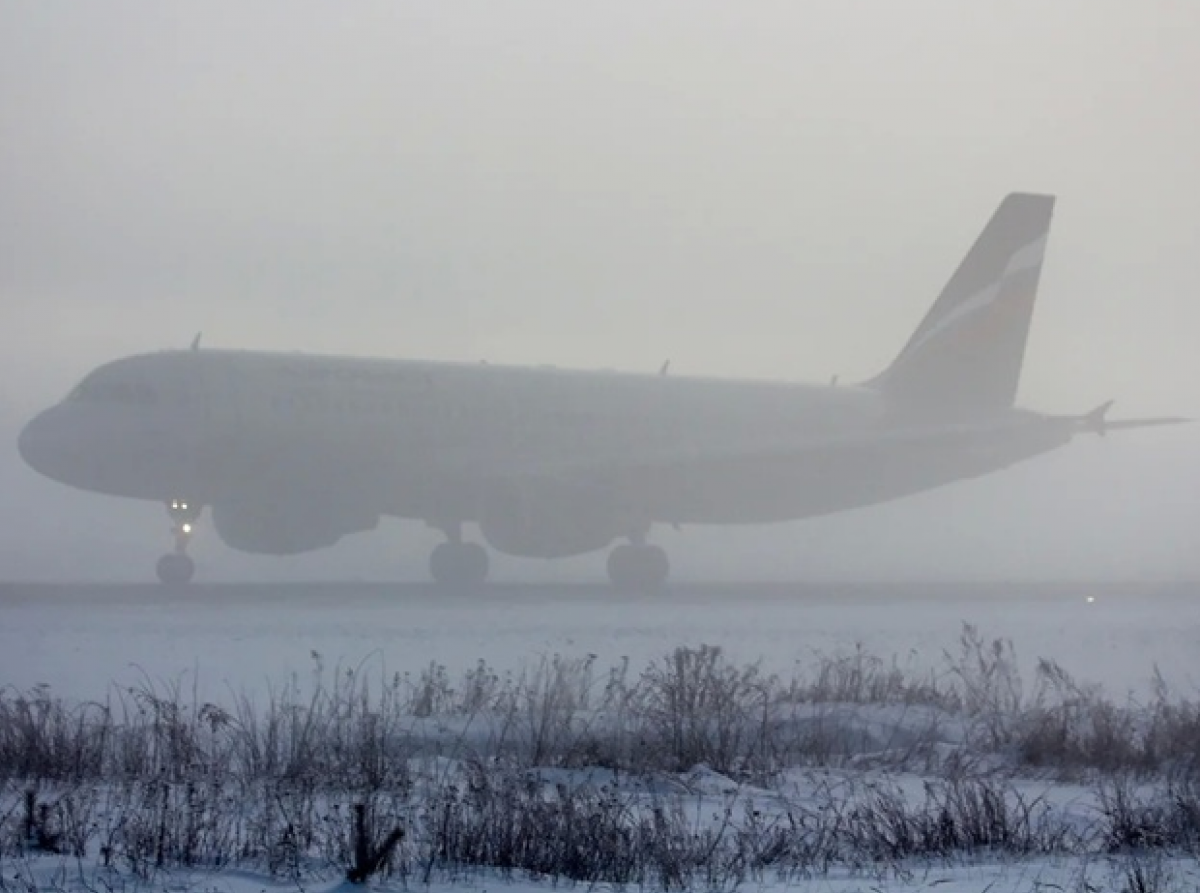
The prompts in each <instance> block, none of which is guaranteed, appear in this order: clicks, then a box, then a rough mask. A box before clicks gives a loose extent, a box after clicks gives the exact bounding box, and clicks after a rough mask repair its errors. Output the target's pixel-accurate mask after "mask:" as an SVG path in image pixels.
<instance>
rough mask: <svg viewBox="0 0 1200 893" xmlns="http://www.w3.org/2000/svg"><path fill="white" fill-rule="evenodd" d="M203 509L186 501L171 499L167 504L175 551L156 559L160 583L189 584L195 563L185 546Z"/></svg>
mask: <svg viewBox="0 0 1200 893" xmlns="http://www.w3.org/2000/svg"><path fill="white" fill-rule="evenodd" d="M203 508H204V507H203V506H201V505H197V504H195V503H193V502H191V501H189V500H187V499H172V500H170V501H169V502H168V503H167V514H168V515H170V516H171V524H172V527H171V535H172V536H174V538H175V551H174V552H168V553H167V554H166V555H164V556H163V557H162V558H160V559H158V565H157V567H156V568H155V571H156V572H157V573H158V579H159V580H160V581H161V582H162V583H166V584H168V585H172V586H178V585H182V584H184V583H188V582H190V581H191V579H192V577H193V575H195V573H196V562H194V561H192V559H191V557H190V556H189V555H188V554H187V546H188V542H189V541H190V540H191V538H192V532H193V531H194V529H195V524H196V520H197V519H198V518H199V517H200V512H201V511H203Z"/></svg>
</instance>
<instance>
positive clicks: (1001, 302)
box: [869, 193, 1054, 418]
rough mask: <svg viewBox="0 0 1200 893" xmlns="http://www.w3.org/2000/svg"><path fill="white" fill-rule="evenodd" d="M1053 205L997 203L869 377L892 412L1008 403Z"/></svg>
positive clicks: (952, 413) (981, 408)
mask: <svg viewBox="0 0 1200 893" xmlns="http://www.w3.org/2000/svg"><path fill="white" fill-rule="evenodd" d="M1053 208H1054V198H1053V196H1044V195H1029V194H1021V193H1016V194H1013V195H1010V196H1008V197H1007V198H1005V199H1004V201H1003V202H1001V204H1000V207H999V208H998V209H997V210H996V213H995V214H994V215H993V216H992V219H991V221H989V223H988V225H987V226H986V227H985V228H984V230H983V232H982V233H981V234H980V236H979V238H978V239H977V240H976V242H975V244H974V246H972V248H971V250H970V251H969V252H968V253H967V256H966V257H965V258H964V259H963V261H962V263H961V264H960V265H959V267H958V269H957V270H956V271H955V273H954V275H953V276H952V277H951V278H950V281H949V282H948V283H947V284H946V287H945V288H944V289H943V290H942V293H941V295H939V296H938V299H937V301H936V302H935V303H934V305H933V307H932V309H931V310H930V311H929V313H928V314H927V315H926V317H925V319H924V320H923V321H922V323H921V325H920V326H919V327H918V328H917V330H916V332H914V333H913V336H912V338H911V339H909V342H908V344H907V345H905V347H904V350H902V351H901V352H900V355H899V356H898V357H897V358H896V360H895V362H893V363H892V365H891V366H890V367H889V368H888V369H887V371H885V372H884V373H883V374H882V375H880V376H879V377H878V378H876V379H874V380H873V381H871V382H869V384H870V385H871V386H873V387H876V388H879V389H880V390H882V391H883V392H884V394H885V395H887V397H888V399H889V402H893V403H894V405H895V407H896V409H897V411H899V412H901V413H918V414H920V415H922V416H935V417H946V418H954V417H961V416H965V415H986V414H988V413H994V412H998V411H1001V410H1004V409H1007V408H1009V407H1011V406H1012V403H1013V399H1014V398H1015V396H1016V392H1017V385H1018V383H1019V381H1020V374H1021V365H1022V363H1023V361H1024V357H1025V344H1026V341H1027V340H1028V336H1029V324H1030V320H1031V319H1032V316H1033V306H1034V302H1035V299H1036V297H1037V287H1038V280H1039V278H1040V276H1041V270H1042V260H1043V258H1044V256H1045V252H1046V243H1047V240H1048V238H1049V232H1050V217H1051V214H1052V211H1053Z"/></svg>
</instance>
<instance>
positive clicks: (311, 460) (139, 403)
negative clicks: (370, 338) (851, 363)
mask: <svg viewBox="0 0 1200 893" xmlns="http://www.w3.org/2000/svg"><path fill="white" fill-rule="evenodd" d="M1031 419H1032V417H1031V416H1030V414H1028V413H1022V412H1018V411H1015V410H1014V411H1010V412H1009V413H1006V414H1004V415H1003V416H1002V417H999V418H997V419H993V420H992V423H993V424H998V425H1000V426H1001V427H1002V428H1003V429H1004V430H1005V431H1008V432H1009V434H1010V436H1007V437H1006V438H1004V439H1003V441H1002V445H1000V446H998V442H997V440H996V439H995V438H989V439H988V440H987V441H986V443H983V444H974V443H966V444H964V443H963V442H961V441H955V442H953V443H952V444H948V445H947V446H946V448H945V449H941V450H938V449H930V448H929V445H928V443H926V442H924V441H922V442H921V447H920V448H919V449H907V448H906V447H905V445H904V439H903V438H899V439H898V440H897V439H895V438H892V439H889V438H887V437H885V436H884V435H887V434H889V433H893V432H898V431H902V430H904V426H905V425H906V422H905V420H903V419H896V418H894V417H892V416H890V415H889V412H888V407H887V405H886V403H885V401H884V399H883V398H882V396H881V395H880V393H879V392H878V391H876V390H873V389H870V388H862V387H846V386H832V385H830V386H813V385H802V384H790V383H774V382H754V381H735V380H718V379H704V378H690V377H676V376H670V375H635V374H625V373H614V372H580V371H568V370H560V369H554V368H521V367H503V366H490V365H486V364H452V363H432V362H418V361H392V360H363V359H355V358H337V357H319V356H306V355H295V354H272V353H256V352H227V351H209V350H204V351H175V352H164V353H159V354H148V355H142V356H135V357H129V358H126V359H122V360H118V361H116V362H114V363H111V364H109V365H107V366H104V367H101V369H99V370H97V372H95V373H93V374H92V375H91V376H90V377H89V378H88V379H86V380H85V381H84V382H83V383H82V384H81V385H80V386H79V388H77V389H76V391H75V392H74V393H72V395H70V396H69V397H68V399H67V400H65V401H64V402H63V403H61V404H59V405H58V406H56V407H53V408H51V409H50V410H48V411H47V412H46V413H45V414H43V416H41V417H40V418H39V419H38V420H36V421H35V422H34V423H33V424H31V426H30V428H29V429H28V431H27V433H26V434H25V435H24V437H23V443H24V444H25V446H24V448H23V452H25V453H26V456H27V458H30V459H31V462H32V464H34V465H35V467H38V468H39V469H40V470H43V471H45V472H46V473H47V474H49V475H50V476H52V477H55V478H57V479H59V480H61V481H63V482H64V483H68V484H71V485H72V486H76V487H80V488H83V489H87V490H93V491H96V492H101V493H106V494H109V495H114V496H125V497H133V498H141V499H151V500H156V501H163V500H166V499H168V498H170V497H171V496H173V495H176V494H181V493H184V494H188V495H189V496H190V497H191V498H192V499H194V500H196V501H199V502H203V503H206V504H220V503H222V502H227V501H230V500H242V499H245V498H246V497H247V495H248V494H261V495H262V496H263V497H264V498H265V497H271V496H277V495H278V494H280V493H287V492H288V491H292V492H294V491H296V490H297V489H300V490H305V489H311V490H312V491H313V492H314V493H315V492H324V491H326V490H336V491H337V493H338V499H339V500H340V501H344V502H347V503H353V504H354V505H355V506H358V507H361V508H362V509H363V510H365V511H371V512H376V513H378V514H383V515H395V516H398V517H405V518H423V519H432V518H441V517H455V518H457V519H460V520H465V521H474V520H478V519H479V515H480V512H481V510H482V506H483V503H484V502H485V501H486V500H487V498H488V495H489V493H491V492H494V491H496V490H497V489H506V488H512V487H520V486H521V485H522V482H523V481H525V480H534V479H536V480H539V481H544V480H547V479H550V480H553V479H555V478H559V479H562V480H563V481H564V482H566V483H564V486H567V487H570V488H573V489H576V490H578V491H579V492H580V499H581V500H584V501H593V502H594V501H595V500H596V499H600V498H603V499H604V500H606V501H610V502H611V503H612V504H613V506H614V510H620V511H623V512H632V513H636V514H637V515H639V516H641V517H644V519H645V520H646V521H650V522H654V521H666V522H672V523H679V524H739V523H765V522H772V521H780V520H787V519H793V518H802V517H807V516H811V515H817V514H824V513H827V512H831V511H837V510H840V509H846V508H853V507H856V506H861V505H867V504H871V503H875V502H880V501H884V500H888V499H892V498H896V497H898V496H903V495H906V494H908V493H912V492H916V491H919V490H923V489H927V488H929V487H933V486H938V485H940V484H944V483H949V482H951V481H954V480H958V479H960V478H963V477H969V476H973V475H977V474H983V473H986V472H987V471H991V470H994V469H996V468H999V467H1003V466H1005V465H1008V464H1011V463H1012V462H1014V461H1018V460H1020V459H1023V458H1026V457H1028V456H1029V455H1034V454H1036V453H1037V452H1041V451H1043V450H1045V449H1049V448H1052V447H1054V446H1057V445H1059V444H1061V443H1063V442H1065V440H1066V437H1063V436H1059V434H1060V433H1061V432H1058V431H1057V430H1056V431H1054V432H1049V431H1047V430H1046V429H1045V428H1044V427H1042V426H1033V425H1031ZM908 427H909V428H911V427H912V426H911V425H909V426H908ZM51 429H54V430H51ZM912 430H914V431H918V432H919V430H920V428H919V427H918V428H912ZM1035 432H1036V434H1035ZM1048 435H1049V436H1048ZM881 437H882V438H883V439H880V438H881ZM39 441H40V442H49V441H53V442H54V443H56V444H57V445H58V454H57V455H48V454H47V452H46V451H45V450H44V449H40V448H38V447H35V446H34V445H33V444H34V442H39ZM64 444H73V445H74V446H73V448H72V447H67V446H64ZM801 446H803V447H804V449H803V453H802V457H801V456H800V455H798V447H801ZM589 491H591V492H590V493H589ZM600 494H603V497H601V496H600ZM305 495H308V494H305Z"/></svg>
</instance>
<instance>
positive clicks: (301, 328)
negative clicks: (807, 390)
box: [0, 0, 1200, 580]
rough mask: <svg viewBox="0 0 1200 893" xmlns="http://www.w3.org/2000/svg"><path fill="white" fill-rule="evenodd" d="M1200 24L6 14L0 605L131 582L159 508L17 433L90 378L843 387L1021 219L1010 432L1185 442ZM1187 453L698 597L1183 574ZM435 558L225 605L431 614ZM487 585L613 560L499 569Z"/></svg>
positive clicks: (1034, 14)
mask: <svg viewBox="0 0 1200 893" xmlns="http://www.w3.org/2000/svg"><path fill="white" fill-rule="evenodd" d="M1197 45H1200V9H1197V7H1195V5H1194V4H1191V3H1188V2H1185V0H1179V2H1167V0H1160V2H1145V3H1141V4H1136V5H1135V4H1129V3H1120V2H1116V0H1104V2H1095V0H1092V2H1083V0H1075V2H1066V0H1064V2H1059V3H1055V4H1052V5H1050V4H1042V3H1036V2H1033V0H1019V2H1011V3H1006V4H963V3H957V2H952V0H942V2H932V0H908V2H905V3H893V2H887V0H878V2H859V3H854V4H846V3H840V2H832V0H831V2H810V3H805V4H794V3H784V2H778V3H759V4H755V5H754V6H753V7H750V8H747V7H743V6H734V5H730V4H723V3H717V2H715V0H714V2H689V3H682V2H679V3H667V2H662V3H657V4H650V5H647V4H625V5H621V6H615V5H612V4H599V3H594V4H589V5H581V4H570V5H567V4H555V3H550V2H545V3H529V2H512V3H506V4H503V5H498V4H491V3H483V2H475V3H458V4H453V5H448V4H392V3H356V4H353V5H350V4H338V5H331V4H318V3H315V2H309V0H304V2H288V3H286V4H285V3H274V4H271V3H261V4H255V5H253V6H247V5H245V4H237V3H203V4H200V3H194V4H190V5H183V4H169V5H168V4H150V3H125V2H110V3H105V4H32V3H31V4H4V5H3V6H0V487H2V492H3V493H4V494H5V498H4V500H3V503H0V530H2V531H3V533H2V534H0V578H4V579H64V578H66V579H119V580H126V579H143V578H149V577H150V575H151V573H152V565H153V560H154V558H155V557H156V556H157V555H158V554H159V553H160V552H162V551H163V550H164V549H165V548H166V547H167V546H168V544H169V537H168V533H167V521H166V519H165V516H164V513H163V511H162V509H161V507H159V506H153V505H148V504H139V503H130V502H124V501H122V500H117V499H110V498H105V497H100V496H95V495H91V494H86V493H82V492H76V491H71V490H68V489H67V488H65V487H63V486H61V485H59V484H56V483H53V482H51V481H49V480H45V479H43V478H40V477H38V476H37V475H36V474H35V473H34V472H33V471H31V470H30V469H28V468H26V467H25V466H24V465H23V464H22V463H21V461H20V459H19V457H18V455H17V451H16V445H15V441H16V435H17V432H18V431H19V430H20V427H21V425H22V424H23V423H24V422H25V421H26V420H27V419H28V418H29V417H30V416H31V415H32V414H33V413H34V412H36V411H37V410H38V409H40V408H43V407H45V406H47V405H49V404H50V403H53V402H54V401H56V400H58V399H60V398H61V397H62V396H63V394H64V393H65V392H66V391H67V389H68V388H70V387H71V385H72V384H73V383H75V382H76V381H77V380H78V379H80V378H81V377H82V376H83V375H84V374H85V373H86V372H87V371H89V370H90V369H91V368H93V367H94V366H96V365H98V364H99V363H102V362H104V361H106V360H109V359H112V358H114V357H117V356H121V355H124V354H129V353H135V352H143V351H152V350H158V349H161V348H167V347H182V346H186V344H187V343H188V342H189V341H190V340H191V338H192V336H193V335H194V334H195V333H196V332H197V331H200V330H203V332H204V343H205V344H206V345H213V346H221V347H237V348H255V349H274V350H300V351H305V352H311V353H326V352H329V353H345V354H354V355H364V356H397V357H420V358H428V359H454V360H469V361H474V360H479V359H486V360H487V361H489V362H491V363H531V364H541V363H550V364H557V365H561V366H571V367H585V368H591V367H615V368H620V369H628V370H656V369H658V367H659V366H661V365H662V363H663V361H664V360H666V359H668V358H669V359H670V360H671V369H672V373H673V374H675V373H678V374H688V373H697V374H705V375H721V376H731V377H739V378H772V379H787V380H798V381H804V380H812V381H825V380H828V379H829V378H830V376H832V375H834V374H837V375H839V376H840V379H841V380H842V381H847V382H850V381H856V380H861V379H863V378H866V377H867V376H869V375H871V374H873V373H874V372H876V371H878V370H879V369H880V368H882V367H883V366H885V365H886V364H887V363H888V362H890V360H891V359H892V357H893V356H894V355H895V354H896V352H897V351H898V350H899V348H900V347H901V346H902V345H903V343H904V341H905V339H907V338H908V336H909V334H910V332H911V331H912V330H913V328H914V327H915V326H916V325H917V323H918V322H919V320H920V319H921V317H922V315H923V314H924V313H925V311H926V309H927V307H928V306H929V304H930V303H931V302H932V300H933V298H934V296H935V295H936V294H937V292H938V290H939V289H940V288H941V286H942V284H943V283H944V282H945V280H946V279H947V277H948V276H949V275H950V273H951V272H952V271H953V269H954V266H955V264H957V262H958V260H959V259H960V257H961V256H962V254H963V252H964V251H965V250H966V249H967V247H968V246H969V245H970V243H971V241H972V240H973V239H974V237H975V235H976V234H977V233H978V231H979V229H980V227H981V226H982V225H983V223H984V222H985V221H986V219H987V217H988V215H989V214H990V213H991V212H992V210H993V208H994V207H995V205H996V203H997V202H998V201H999V199H1000V198H1001V197H1002V196H1003V195H1004V194H1005V193H1007V192H1010V191H1013V190H1028V191H1041V192H1050V193H1054V194H1056V195H1058V196H1059V201H1058V205H1057V210H1056V214H1055V220H1054V229H1053V232H1052V236H1051V240H1050V247H1049V251H1048V255H1047V264H1046V267H1045V270H1044V273H1043V276H1042V281H1041V297H1040V302H1039V305H1038V309H1037V311H1036V313H1035V317H1034V326H1033V332H1032V336H1031V339H1030V344H1029V350H1028V353H1027V360H1026V365H1025V371H1024V376H1023V379H1022V386H1021V393H1020V397H1019V403H1020V404H1021V405H1024V406H1027V407H1030V408H1034V409H1039V410H1045V411H1052V412H1081V411H1085V410H1087V409H1090V408H1092V407H1093V406H1095V405H1097V404H1099V403H1101V402H1102V401H1104V400H1107V399H1109V398H1115V399H1116V400H1117V405H1116V408H1115V410H1114V413H1113V414H1114V416H1120V415H1158V414H1182V415H1197V416H1200V396H1198V394H1197V384H1196V383H1197V382H1200V352H1198V351H1197V350H1196V349H1195V343H1196V338H1197V332H1198V331H1200V302H1198V301H1197V299H1196V298H1197V294H1198V291H1200V252H1197V250H1196V242H1197V233H1198V226H1197V221H1200V188H1198V185H1197V178H1196V173H1195V171H1196V163H1197V159H1200V118H1198V117H1197V116H1196V114H1195V110H1194V107H1195V106H1194V97H1195V94H1196V91H1197V88H1200V59H1198V58H1197V57H1196V54H1195V47H1196V46H1197ZM1197 447H1200V432H1198V431H1197V430H1195V429H1194V428H1186V427H1185V428H1172V429H1161V430H1152V431H1146V432H1134V433H1129V434H1122V435H1113V436H1111V437H1109V438H1106V439H1103V440H1100V439H1094V438H1093V439H1081V440H1080V441H1078V442H1076V443H1075V444H1073V445H1072V446H1071V447H1069V448H1067V449H1065V450H1063V451H1060V452H1058V453H1055V454H1051V455H1049V456H1045V457H1042V458H1039V459H1035V460H1033V461H1032V462H1031V463H1029V464H1027V465H1024V466H1021V467H1018V468H1015V469H1012V470H1010V471H1007V472H1002V473H1000V474H998V475H994V476H992V477H989V478H985V479H983V480H980V481H977V482H971V483H966V484H959V485H954V486H952V487H950V488H947V489H945V490H942V491H937V492H933V493H929V494H925V495H922V496H919V497H915V498H911V499H907V500H904V501H901V502H897V503H894V504H889V505H886V506H882V507H878V508H872V509H866V510H860V511H855V512H851V513H847V514H845V515H839V516H835V517H830V518H823V519H814V520H809V521H804V522H799V523H796V524H788V525H782V526H779V527H774V528H767V529H763V528H755V529H740V530H720V531H703V530H688V529H685V530H684V531H682V532H675V531H670V530H667V531H663V532H662V533H661V536H659V537H658V539H659V541H660V542H661V543H662V544H663V545H664V546H666V547H667V548H668V549H669V550H670V551H671V553H672V556H673V563H674V567H675V569H676V575H677V576H678V577H680V578H685V579H687V578H693V579H701V578H707V577H721V578H726V579H738V578H743V577H745V578H763V577H765V578H778V577H785V578H787V577H806V578H819V579H820V578H855V579H860V578H865V579H891V578H896V577H901V578H909V579H915V578H924V577H938V578H945V577H969V578H975V579H994V578H1034V577H1070V578H1080V577H1106V576H1118V577H1152V578H1160V577H1161V578H1175V577H1182V576H1189V575H1195V574H1197V573H1200V556H1198V555H1197V552H1196V549H1195V535H1194V531H1195V530H1197V529H1200V499H1198V497H1200V471H1198V470H1197V468H1196V461H1195V457H1196V455H1197ZM437 539H438V536H437V535H436V534H435V533H433V532H432V531H428V530H426V529H424V528H423V527H422V526H421V525H419V524H411V523H405V524H401V523H398V522H389V523H385V524H384V525H381V527H380V529H379V530H378V531H375V532H373V533H371V534H366V535H362V536H359V537H354V538H350V539H347V540H345V541H343V543H342V544H341V545H339V546H338V547H336V548H335V549H332V550H325V551H321V552H318V553H314V554H311V555H307V556H301V557H298V558H294V559H276V558H269V557H268V558H263V557H253V556H246V555H240V554H237V553H234V552H232V551H231V550H229V549H227V548H225V547H223V546H221V545H220V544H219V543H218V542H217V541H216V537H215V534H213V533H212V531H211V530H207V529H206V530H203V531H202V532H201V534H200V536H199V537H198V538H197V541H196V542H195V546H194V548H193V554H194V555H195V556H196V557H197V559H198V561H199V562H200V565H201V567H202V568H203V573H204V574H205V575H206V577H207V578H208V579H279V578H305V577H334V578H339V577H341V578H344V577H363V578H367V579H386V578H389V577H393V576H399V577H420V576H422V575H423V573H424V563H425V555H426V552H427V550H428V548H429V547H430V546H431V545H432V544H433V543H435V542H436V541H437ZM494 569H495V576H496V577H498V578H501V579H506V578H507V579H522V578H527V579H547V578H550V577H560V578H567V579H575V578H593V579H594V578H599V577H601V576H602V574H603V558H602V556H599V555H592V556H585V557H583V558H580V559H573V560H570V561H564V562H559V563H553V564H546V563H544V562H524V561H518V560H505V559H503V558H497V560H496V562H495V564H494Z"/></svg>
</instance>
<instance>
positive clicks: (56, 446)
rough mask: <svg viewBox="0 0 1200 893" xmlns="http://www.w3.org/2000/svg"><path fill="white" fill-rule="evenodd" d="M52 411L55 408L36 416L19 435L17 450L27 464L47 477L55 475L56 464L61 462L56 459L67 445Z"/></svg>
mask: <svg viewBox="0 0 1200 893" xmlns="http://www.w3.org/2000/svg"><path fill="white" fill-rule="evenodd" d="M51 413H53V410H47V411H46V412H43V413H41V414H39V415H37V416H35V417H34V418H33V419H31V420H30V421H29V423H28V424H26V425H25V427H24V428H22V429H21V433H20V434H19V435H17V452H18V453H20V454H21V458H22V459H23V460H25V464H26V465H28V466H29V467H30V468H32V469H33V470H34V471H36V472H38V473H39V474H44V475H46V476H47V477H54V476H55V466H56V465H58V464H60V463H58V462H57V461H56V459H57V458H58V457H60V456H61V454H62V453H63V451H64V449H65V448H66V447H67V444H66V443H64V442H63V438H62V436H61V434H62V432H61V431H58V430H56V429H58V428H60V427H61V426H59V425H56V424H55V419H53V418H50V415H51Z"/></svg>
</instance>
